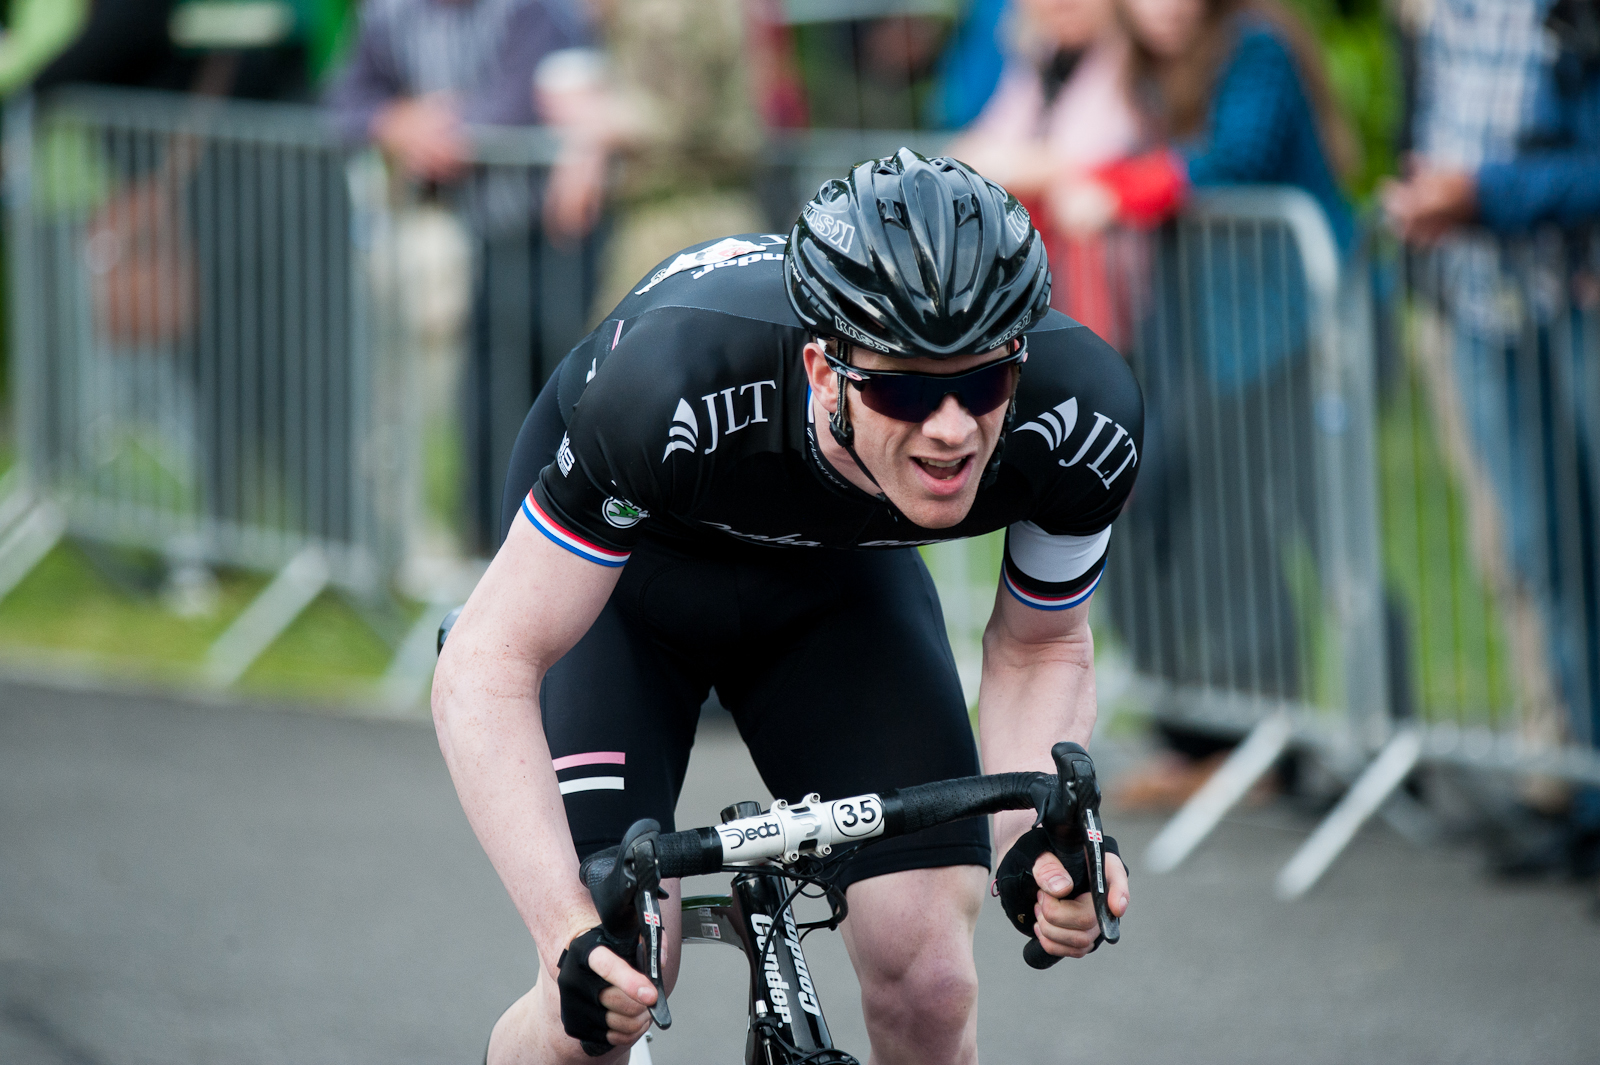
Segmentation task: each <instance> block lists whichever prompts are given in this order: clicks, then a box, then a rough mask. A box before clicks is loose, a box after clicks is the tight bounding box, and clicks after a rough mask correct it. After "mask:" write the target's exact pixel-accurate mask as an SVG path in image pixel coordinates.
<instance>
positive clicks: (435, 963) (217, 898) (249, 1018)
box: [0, 685, 1600, 1065]
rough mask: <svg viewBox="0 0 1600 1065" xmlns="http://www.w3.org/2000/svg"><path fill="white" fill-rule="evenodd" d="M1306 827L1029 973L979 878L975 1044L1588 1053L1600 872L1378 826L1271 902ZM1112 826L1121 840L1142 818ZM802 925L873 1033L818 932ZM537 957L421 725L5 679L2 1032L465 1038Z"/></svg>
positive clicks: (284, 1043) (12, 1039) (406, 1042)
mask: <svg viewBox="0 0 1600 1065" xmlns="http://www.w3.org/2000/svg"><path fill="white" fill-rule="evenodd" d="M1099 753H1100V754H1101V759H1102V763H1103V764H1112V763H1115V762H1116V761H1117V760H1118V759H1117V755H1118V754H1119V752H1117V751H1114V750H1103V751H1102V752H1099ZM740 798H765V793H764V792H763V791H762V790H761V788H760V784H759V781H758V780H757V779H756V778H755V776H754V773H753V770H752V769H751V768H750V766H749V763H748V760H747V759H746V758H745V756H744V754H743V751H742V749H740V747H739V746H738V742H737V738H736V737H734V736H733V735H732V734H731V732H730V731H728V730H726V729H722V728H714V727H709V726H708V727H706V728H703V729H702V735H701V740H700V743H699V745H698V746H697V748H696V752H695V758H694V763H693V765H692V766H691V769H690V783H689V785H688V788H687V789H686V793H685V795H684V800H683V803H682V806H681V807H680V811H679V816H680V824H685V825H686V824H689V823H708V822H710V821H712V820H714V819H715V816H716V811H717V810H718V809H720V808H721V806H723V805H724V804H725V803H727V802H729V801H732V800H734V799H740ZM1310 826H1311V823H1310V821H1309V820H1308V819H1306V818H1305V817H1304V816H1303V815H1297V814H1295V813H1294V812H1292V811H1290V810H1286V809H1283V808H1268V809H1266V810H1262V811H1257V812H1253V813H1249V814H1245V815H1241V816H1240V817H1238V818H1236V819H1233V820H1230V821H1229V822H1228V823H1226V824H1225V825H1224V826H1223V828H1222V829H1221V830H1220V831H1219V833H1218V834H1217V836H1216V837H1215V838H1214V839H1213V840H1212V841H1210V842H1209V843H1208V844H1207V845H1206V846H1205V847H1204V848H1203V849H1202V850H1201V851H1200V852H1199V853H1198V854H1197V855H1196V857H1195V858H1193V859H1192V860H1191V861H1190V862H1189V864H1188V865H1186V866H1185V867H1183V868H1182V869H1181V870H1179V871H1178V872H1177V873H1174V874H1172V875H1169V876H1166V877H1156V876H1152V875H1148V874H1140V873H1139V872H1138V869H1137V864H1136V865H1135V880H1134V885H1133V886H1134V902H1133V908H1132V911H1131V913H1130V915H1129V917H1128V919H1127V920H1126V921H1125V923H1124V929H1125V932H1124V941H1123V943H1122V944H1120V945H1119V946H1117V947H1115V948H1113V949H1103V950H1101V951H1100V952H1099V953H1098V954H1096V955H1095V956H1093V957H1092V958H1090V959H1088V960H1087V961H1084V962H1078V963H1067V964H1063V965H1061V966H1059V967H1057V968H1056V969H1055V970H1052V971H1051V972H1049V973H1047V974H1038V973H1035V972H1033V971H1032V970H1029V969H1027V968H1025V967H1024V966H1023V965H1022V963H1021V960H1020V957H1019V952H1020V947H1021V943H1022V940H1021V937H1019V936H1017V935H1016V934H1015V933H1014V932H1012V931H1010V930H1009V929H1007V928H1006V927H1004V926H1003V922H1002V921H1001V920H1000V918H999V916H998V913H997V911H996V909H995V906H994V904H993V903H991V904H990V905H989V906H988V907H987V909H986V912H985V917H984V924H983V927H982V928H981V929H980V931H979V945H978V957H979V967H980V974H981V980H982V987H983V997H982V1004H981V1010H982V1014H981V1020H980V1026H981V1027H980V1031H981V1037H980V1038H981V1040H982V1047H983V1054H984V1057H985V1060H986V1061H989V1062H991V1063H994V1062H1004V1063H1023V1062H1039V1063H1045V1062H1118V1063H1122V1062H1126V1063H1140V1062H1163V1063H1164V1062H1185V1063H1206V1062H1219V1063H1221V1062H1228V1063H1247V1062H1286V1061H1293V1062H1297V1063H1318V1062H1329V1063H1333V1062H1369V1061H1405V1062H1486V1063H1487V1062H1493V1063H1496V1065H1505V1063H1514V1062H1529V1063H1535V1062H1537V1063H1541V1065H1553V1063H1568V1062H1570V1063H1579V1062H1590V1063H1592V1062H1596V1061H1600V1008H1597V1005H1600V923H1597V922H1596V921H1595V920H1593V919H1592V918H1591V917H1590V916H1589V915H1588V908H1589V906H1590V904H1591V900H1592V899H1593V894H1592V889H1591V890H1589V891H1582V890H1579V889H1577V888H1574V887H1571V886H1568V885H1560V884H1547V885H1537V886H1524V887H1516V888H1510V887H1506V886H1503V885H1499V884H1495V883H1493V882H1490V881H1488V880H1486V879H1485V878H1484V877H1483V876H1482V874H1481V872H1480V867H1479V862H1478V859H1477V857H1476V856H1475V855H1474V854H1472V853H1470V852H1468V851H1451V850H1442V849H1417V848H1415V847H1412V846H1410V845H1408V844H1406V843H1404V842H1401V841H1400V840H1398V839H1397V838H1395V837H1394V836H1392V835H1390V834H1389V833H1388V832H1387V830H1386V829H1383V828H1381V827H1380V828H1372V829H1369V830H1368V831H1366V832H1365V833H1363V834H1362V835H1361V836H1360V837H1359V838H1358V840H1357V841H1356V843H1355V844H1354V846H1353V847H1352V849H1351V851H1350V853H1349V854H1348V855H1347V856H1346V857H1345V858H1344V860H1343V861H1342V862H1341V863H1340V864H1339V865H1338V866H1336V867H1335V868H1334V870H1333V871H1332V872H1331V873H1330V874H1329V876H1328V877H1327V879H1326V880H1325V881H1324V882H1323V883H1322V884H1320V885H1319V886H1318V887H1317V888H1316V890H1315V891H1314V892H1313V893H1312V894H1311V896H1310V897H1308V898H1307V899H1306V900H1304V901H1302V902H1300V903H1296V904H1283V903H1279V902H1277V901H1275V900H1274V899H1273V898H1272V895H1271V891H1270V884H1271V879H1272V876H1273V874H1274V873H1275V872H1276V870H1277V869H1278V867H1279V866H1280V865H1281V864H1282V863H1283V861H1284V860H1286V859H1287V857H1288V856H1289V854H1290V853H1292V851H1293V850H1294V848H1295V846H1296V845H1297V843H1298V842H1299V841H1300V839H1302V838H1303V837H1304V835H1305V833H1306V832H1307V831H1309V828H1310ZM1111 827H1112V829H1113V830H1114V831H1116V832H1117V833H1118V834H1119V835H1120V836H1121V838H1122V840H1123V843H1124V846H1125V848H1126V849H1127V851H1128V852H1129V853H1130V854H1134V855H1136V854H1137V853H1139V851H1140V849H1141V848H1142V846H1143V845H1144V843H1145V842H1147V841H1148V840H1149V838H1150V837H1151V835H1153V833H1154V832H1155V830H1156V829H1157V828H1158V827H1159V823H1158V822H1156V821H1154V820H1137V819H1132V818H1121V819H1114V820H1113V822H1112V825H1111ZM707 886H709V885H707ZM813 944H814V946H813ZM808 948H809V950H808V953H809V956H810V961H811V969H812V973H813V975H814V976H815V978H816V980H817V983H818V987H819V988H820V989H821V994H822V999H823V1004H824V1006H825V1007H826V1008H827V1009H828V1011H829V1021H830V1023H831V1025H832V1027H833V1029H834V1032H835V1035H836V1037H837V1039H838V1041H839V1042H840V1044H841V1045H843V1046H844V1047H846V1048H847V1049H851V1050H853V1051H854V1052H855V1053H857V1054H858V1055H859V1056H861V1057H862V1058H863V1060H865V1057H866V1049H867V1046H866V1039H865V1033H864V1031H863V1029H862V1027H861V1023H860V1019H859V1015H858V1013H857V1010H856V1003H855V999H856V994H857V991H856V987H855V984H854V980H853V978H852V977H851V976H850V973H849V967H848V964H847V962H846V961H845V958H844V951H843V947H842V946H841V945H840V944H839V942H838V937H837V936H829V935H827V934H826V933H823V934H819V935H818V936H813V937H812V938H811V939H810V940H808ZM534 973H535V958H534V952H533V950H532V946H531V944H530V942H529V941H528V939H527V936H526V933H525V932H524V931H523V929H522V927H521V925H520V923H519V921H518V919H517V917H516V914H515V913H514V911H513V910H512V908H511V905H510V903H509V902H508V901H507V899H506V897H505V895H504V892H503V891H502V889H501V887H500V884H499V882H498V880H497V879H496V877H495V874H494V871H493V870H492V869H491V868H490V866H489V864H488V862H487V861H486V860H485V859H484V857H483V855H482V854H481V852H480V851H479V850H478V847H477V844H476V842H475V841H474V840H473V838H472V835H471V832H470V831H469V829H468V827H467V825H466V821H465V819H464V817H463V816H462V814H461V811H460V808H459V807H458V806H457V804H456V801H455V797H454V794H453V792H452V791H451V788H450V783H449V780H448V778H447V776H446V774H445V771H444V768H443V765H442V763H441V761H440V758H439V754H438V750H437V748H436V746H435V745H434V740H433V736H432V732H431V729H429V728H428V726H427V725H426V724H423V723H417V722H370V721H359V720H351V719H338V718H330V717H326V716H316V715H312V714H301V713H294V712H292V711H283V710H274V709H270V708H261V707H244V706H226V705H221V706H217V705H196V704H186V703H183V702H179V701H173V700H167V699H160V698H152V697H113V696H107V695H97V694H86V693H67V692H60V691H52V690H47V689H42V688H33V687H22V686H15V685H0V1063H4V1065H144V1063H159V1065H190V1063H193V1065H216V1063H222V1062H226V1063H229V1065H233V1063H255V1062H262V1063H279V1062H282V1063H293V1065H309V1063H320V1062H361V1063H366V1062H372V1063H379V1062H382V1063H386V1065H400V1063H411V1062H417V1063H424V1062H426V1063H447V1062H452V1063H453V1062H459V1063H468V1062H476V1061H479V1060H481V1055H482V1051H483V1043H484V1040H485V1038H486V1036H487V1033H488V1030H489V1027H490V1025H491V1024H492V1023H493V1021H494V1019H495V1017H496V1016H497V1015H498V1013H499V1011H500V1010H501V1009H502V1008H504V1006H505V1005H506V1004H507V1003H508V1002H510V1001H511V1000H512V999H513V998H515V997H516V996H517V995H518V994H520V993H521V992H522V991H523V990H525V989H526V988H527V986H528V985H529V984H530V982H531V981H532V979H533V977H534ZM672 1005H673V1013H674V1016H675V1018H676V1019H677V1023H676V1024H674V1026H673V1029H672V1031H670V1032H667V1033H664V1034H662V1035H661V1036H660V1037H659V1039H658V1041H657V1042H656V1043H655V1044H654V1045H655V1060H656V1061H657V1062H658V1063H660V1065H689V1063H691V1062H692V1063H696V1065H715V1063H717V1062H723V1063H726V1065H733V1063H735V1062H737V1061H740V1060H741V1052H742V1045H743V1027H744V1017H743V1010H744V962H743V959H742V958H741V957H740V956H738V955H737V954H736V953H735V952H734V951H731V950H722V949H719V948H695V949H693V950H691V951H689V952H688V953H687V956H686V960H685V965H684V974H683V979H682V981H681V983H680V988H679V991H678V993H677V994H675V995H674V997H673V1000H672Z"/></svg>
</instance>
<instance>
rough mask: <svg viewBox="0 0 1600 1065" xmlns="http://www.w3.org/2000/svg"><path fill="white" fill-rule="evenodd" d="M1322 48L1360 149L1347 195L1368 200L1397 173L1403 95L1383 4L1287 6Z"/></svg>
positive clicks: (1304, 0)
mask: <svg viewBox="0 0 1600 1065" xmlns="http://www.w3.org/2000/svg"><path fill="white" fill-rule="evenodd" d="M1284 2H1285V3H1286V5H1287V6H1288V7H1290V8H1291V9H1293V10H1294V11H1295V12H1296V13H1297V14H1299V15H1300V16H1301V17H1302V18H1303V19H1305V21H1306V23H1307V24H1308V25H1309V26H1310V27H1311V29H1312V31H1313V32H1314V33H1315V34H1316V35H1317V39H1318V40H1320V41H1321V42H1322V54H1323V58H1324V59H1325V60H1326V62H1327V64H1328V78H1329V80H1330V81H1331V82H1332V84H1333V91H1334V94H1335V95H1336V96H1337V97H1338V100H1339V105H1340V107H1342V108H1343V109H1344V113H1345V115H1346V117H1347V118H1349V120H1350V123H1351V125H1352V126H1353V127H1354V128H1355V132H1356V136H1357V138H1358V140H1359V142H1360V145H1361V164H1360V168H1359V169H1358V170H1357V171H1356V172H1355V173H1354V174H1352V175H1350V178H1349V180H1348V181H1347V186H1348V190H1349V191H1350V192H1351V193H1352V194H1353V195H1354V196H1355V197H1356V198H1357V199H1358V200H1362V199H1366V198H1367V197H1369V196H1370V195H1371V194H1372V192H1373V190H1374V189H1375V188H1376V187H1377V184H1378V182H1379V180H1381V179H1382V178H1384V177H1386V176H1388V175H1390V174H1393V173H1394V172H1395V152H1394V147H1395V136H1396V133H1397V132H1398V130H1399V128H1400V121H1401V117H1402V116H1401V105H1402V93H1401V84H1400V55H1399V42H1398V39H1397V37H1396V36H1395V31H1394V29H1393V27H1392V26H1391V25H1390V23H1389V21H1388V19H1387V18H1386V17H1385V13H1384V5H1383V2H1382V0H1343V2H1339V0H1284Z"/></svg>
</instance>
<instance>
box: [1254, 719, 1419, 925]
mask: <svg viewBox="0 0 1600 1065" xmlns="http://www.w3.org/2000/svg"><path fill="white" fill-rule="evenodd" d="M1421 754H1422V736H1421V735H1420V734H1419V733H1417V732H1416V731H1415V730H1412V729H1407V730H1405V731H1403V732H1400V733H1398V734H1396V735H1395V737H1394V739H1392V740H1390V741H1389V742H1388V744H1387V745H1386V746H1385V747H1384V748H1383V750H1382V752H1380V753H1379V755H1378V757H1377V758H1376V759H1374V760H1373V762H1372V764H1371V765H1369V766H1367V768H1366V771H1365V772H1363V773H1362V774H1361V776H1360V777H1358V778H1357V779H1356V782H1355V783H1354V784H1352V785H1351V786H1350V790H1349V791H1348V792H1346V793H1345V796H1344V798H1343V799H1341V800H1339V805H1338V806H1335V807H1334V808H1333V812H1332V813H1330V814H1328V816H1327V817H1326V818H1324V819H1323V821H1322V824H1320V825H1318V826H1317V830H1316V831H1315V832H1313V833H1311V838H1309V839H1307V840H1306V841H1305V843H1304V844H1302V845H1301V847H1300V849H1299V850H1298V851H1296V852H1295V856H1294V857H1293V858H1291V859H1289V864H1288V865H1286V866H1284V867H1283V871H1282V872H1280V873H1279V874H1278V881H1277V885H1276V890H1277V893H1278V897H1279V898H1280V899H1297V898H1299V897H1300V896H1301V895H1304V894H1305V893H1306V892H1307V891H1309V890H1311V886H1312V885H1313V884H1315V883H1316V882H1317V881H1318V880H1320V879H1321V878H1322V874H1323V873H1325V872H1327V871H1328V867H1329V866H1330V865H1332V864H1333V862H1334V859H1336V858H1338V857H1339V855H1340V854H1341V853H1342V852H1343V851H1344V849H1345V847H1346V846H1347V845H1348V844H1349V842H1350V840H1351V839H1353V838H1354V837H1355V834H1356V832H1357V830H1358V829H1360V828H1361V826H1362V825H1363V824H1365V823H1366V820H1367V818H1369V817H1371V816H1372V815H1373V814H1374V813H1375V812H1377V809H1378V807H1380V806H1382V805H1383V803H1384V800H1386V799H1387V798H1388V797H1389V796H1390V795H1391V794H1392V793H1393V792H1394V789H1396V788H1398V787H1399V786H1400V785H1401V784H1402V783H1404V782H1405V779H1406V775H1407V774H1408V773H1410V772H1411V770H1412V769H1413V768H1415V767H1416V764H1417V759H1418V757H1419V756H1420V755H1421Z"/></svg>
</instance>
